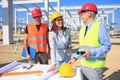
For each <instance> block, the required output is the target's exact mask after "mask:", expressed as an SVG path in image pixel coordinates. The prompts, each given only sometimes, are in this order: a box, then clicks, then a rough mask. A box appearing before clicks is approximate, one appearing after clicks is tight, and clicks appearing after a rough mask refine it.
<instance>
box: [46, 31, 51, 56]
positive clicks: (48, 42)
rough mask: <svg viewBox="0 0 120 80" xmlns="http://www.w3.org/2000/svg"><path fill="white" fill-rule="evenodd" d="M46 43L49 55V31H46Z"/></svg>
mask: <svg viewBox="0 0 120 80" xmlns="http://www.w3.org/2000/svg"><path fill="white" fill-rule="evenodd" d="M46 36H47V37H46V38H47V45H48V57H50V44H49V32H47V35H46Z"/></svg>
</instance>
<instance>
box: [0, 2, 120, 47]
mask: <svg viewBox="0 0 120 80" xmlns="http://www.w3.org/2000/svg"><path fill="white" fill-rule="evenodd" d="M52 3H55V4H56V5H55V6H53V5H52ZM0 7H2V14H0V23H1V24H2V28H3V44H8V45H9V44H11V43H13V32H14V34H16V32H17V30H18V28H19V26H20V25H21V26H24V27H25V26H26V24H28V23H30V22H32V21H31V20H32V18H31V11H32V10H33V8H35V7H38V8H40V9H41V10H42V12H43V21H44V22H45V23H47V24H49V26H50V23H49V16H50V15H51V14H52V12H53V11H58V12H60V13H61V14H63V18H64V21H65V25H66V26H70V28H71V29H72V30H76V29H78V28H79V27H81V26H82V24H83V23H82V22H81V21H80V19H79V16H78V15H77V11H78V10H79V9H80V8H81V5H79V6H60V0H1V2H0ZM97 7H98V10H99V11H98V12H99V13H98V15H97V16H96V20H98V21H101V22H103V23H105V25H106V26H108V29H109V30H111V25H112V27H114V24H115V20H114V17H115V14H116V13H115V11H117V10H118V9H119V8H120V4H116V5H107V4H106V5H97ZM108 9H109V10H108ZM13 14H14V15H13ZM19 15H24V16H22V17H21V16H19ZM109 15H112V20H111V21H110V20H109ZM1 16H2V17H1ZM21 19H22V20H21Z"/></svg>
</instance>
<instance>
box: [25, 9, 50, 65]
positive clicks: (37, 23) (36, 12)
mask: <svg viewBox="0 0 120 80" xmlns="http://www.w3.org/2000/svg"><path fill="white" fill-rule="evenodd" d="M32 18H33V19H34V22H33V23H29V24H27V26H26V30H25V33H26V34H25V37H24V47H25V51H26V58H27V59H28V60H32V57H31V56H32V55H30V50H28V47H31V48H33V49H35V50H36V53H35V58H34V61H35V63H38V62H40V64H48V56H47V49H48V52H49V44H48V31H49V29H48V25H47V24H45V23H41V19H42V12H41V10H40V9H39V8H34V9H33V10H32ZM47 46H48V48H47Z"/></svg>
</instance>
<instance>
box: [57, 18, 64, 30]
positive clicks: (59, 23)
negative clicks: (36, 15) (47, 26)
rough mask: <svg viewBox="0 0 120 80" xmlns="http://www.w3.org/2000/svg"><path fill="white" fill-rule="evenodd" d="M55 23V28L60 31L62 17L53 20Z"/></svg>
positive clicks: (62, 22)
mask: <svg viewBox="0 0 120 80" xmlns="http://www.w3.org/2000/svg"><path fill="white" fill-rule="evenodd" d="M55 23H56V26H58V28H59V29H61V27H62V26H63V24H64V21H63V17H62V16H61V17H58V18H57V19H56V20H55Z"/></svg>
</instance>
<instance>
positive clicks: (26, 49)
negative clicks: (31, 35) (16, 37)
mask: <svg viewBox="0 0 120 80" xmlns="http://www.w3.org/2000/svg"><path fill="white" fill-rule="evenodd" d="M27 43H28V34H25V36H24V48H25V51H26V58H27V59H28V60H31V56H30V54H29V52H28V44H27Z"/></svg>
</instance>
